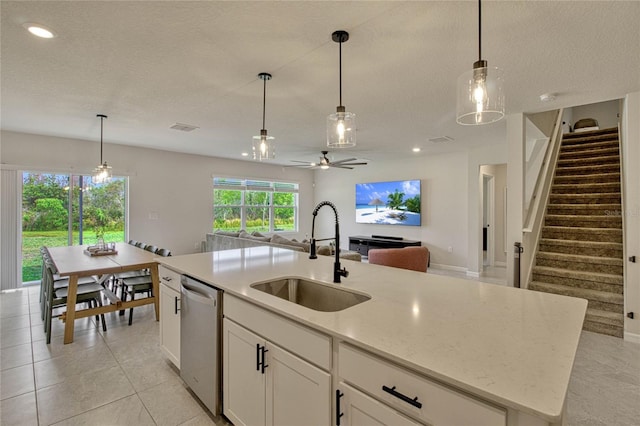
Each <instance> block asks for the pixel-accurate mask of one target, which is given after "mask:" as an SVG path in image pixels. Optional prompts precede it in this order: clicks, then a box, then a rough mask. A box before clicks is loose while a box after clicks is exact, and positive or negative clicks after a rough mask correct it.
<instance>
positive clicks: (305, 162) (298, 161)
mask: <svg viewBox="0 0 640 426" xmlns="http://www.w3.org/2000/svg"><path fill="white" fill-rule="evenodd" d="M289 161H291V162H292V163H304V164H311V162H309V161H300V160H289Z"/></svg>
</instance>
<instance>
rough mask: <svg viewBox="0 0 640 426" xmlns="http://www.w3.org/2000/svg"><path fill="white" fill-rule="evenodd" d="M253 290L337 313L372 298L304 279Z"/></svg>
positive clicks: (257, 286) (258, 285) (266, 284)
mask: <svg viewBox="0 0 640 426" xmlns="http://www.w3.org/2000/svg"><path fill="white" fill-rule="evenodd" d="M251 287H252V288H255V289H256V290H259V291H262V292H264V293H267V294H271V295H273V296H276V297H279V298H280V299H284V300H288V301H289V302H292V303H295V304H298V305H301V306H304V307H306V308H309V309H313V310H315V311H322V312H337V311H341V310H343V309H347V308H349V307H351V306H354V305H357V304H359V303H362V302H366V301H367V300H369V299H371V296H368V295H366V294H362V293H355V292H353V291H350V290H345V289H341V288H337V287H334V286H331V285H328V284H324V283H320V282H316V281H309V280H305V279H302V278H289V277H286V278H279V279H277V280H273V281H267V282H264V283H256V284H251Z"/></svg>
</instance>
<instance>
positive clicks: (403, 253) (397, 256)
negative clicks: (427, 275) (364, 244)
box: [368, 246, 429, 272]
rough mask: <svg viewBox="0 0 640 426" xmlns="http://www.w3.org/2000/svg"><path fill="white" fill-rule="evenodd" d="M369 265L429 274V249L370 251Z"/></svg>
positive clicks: (412, 248) (414, 247) (405, 248)
mask: <svg viewBox="0 0 640 426" xmlns="http://www.w3.org/2000/svg"><path fill="white" fill-rule="evenodd" d="M368 256H369V263H373V264H376V265H384V266H392V267H394V268H403V269H411V270H412V271H420V272H427V265H428V263H429V249H427V248H426V247H422V246H420V247H416V246H412V247H403V248H390V249H371V250H369V254H368Z"/></svg>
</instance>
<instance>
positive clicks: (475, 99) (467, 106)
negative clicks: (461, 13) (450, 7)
mask: <svg viewBox="0 0 640 426" xmlns="http://www.w3.org/2000/svg"><path fill="white" fill-rule="evenodd" d="M503 82H504V80H503V76H502V70H500V69H499V68H489V67H488V66H487V61H485V60H483V59H482V4H481V0H478V61H476V62H474V64H473V69H472V70H471V71H467V72H465V73H464V74H462V75H461V76H460V77H459V78H458V102H457V104H458V106H457V111H456V112H457V113H456V117H457V118H456V121H457V122H458V123H459V124H462V125H480V124H488V123H493V122H496V121H498V120H500V119H501V118H502V117H504V92H503V89H502V84H503Z"/></svg>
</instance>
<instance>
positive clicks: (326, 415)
mask: <svg viewBox="0 0 640 426" xmlns="http://www.w3.org/2000/svg"><path fill="white" fill-rule="evenodd" d="M267 350H268V352H267V354H266V363H267V395H266V396H267V407H266V408H267V412H266V416H267V418H266V420H267V421H266V424H267V426H287V425H291V426H299V425H330V424H331V375H330V374H329V373H327V372H325V371H322V370H321V369H319V368H318V367H315V366H314V365H312V364H309V363H308V362H306V361H304V360H302V359H300V358H298V357H297V356H295V355H293V354H291V353H290V352H287V351H285V350H284V349H282V348H280V347H278V346H276V345H274V344H272V343H267Z"/></svg>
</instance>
